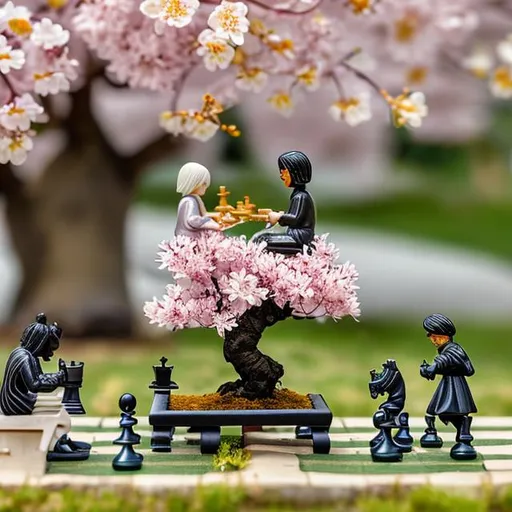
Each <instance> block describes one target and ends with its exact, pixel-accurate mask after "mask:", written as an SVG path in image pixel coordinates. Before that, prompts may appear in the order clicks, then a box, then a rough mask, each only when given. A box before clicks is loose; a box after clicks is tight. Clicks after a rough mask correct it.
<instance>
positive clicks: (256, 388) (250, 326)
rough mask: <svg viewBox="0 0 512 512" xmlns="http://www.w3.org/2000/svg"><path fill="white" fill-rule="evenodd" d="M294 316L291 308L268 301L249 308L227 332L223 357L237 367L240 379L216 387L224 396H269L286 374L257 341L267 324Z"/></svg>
mask: <svg viewBox="0 0 512 512" xmlns="http://www.w3.org/2000/svg"><path fill="white" fill-rule="evenodd" d="M289 316H291V310H290V309H289V308H288V307H285V308H284V309H282V308H280V307H278V306H277V305H276V304H275V303H274V301H272V300H267V301H265V302H263V304H262V305H261V306H260V307H253V308H251V309H250V310H248V311H246V312H245V313H244V314H243V315H242V316H241V317H240V319H239V320H238V327H235V328H234V329H232V330H231V331H226V334H225V336H224V358H225V359H226V361H227V362H228V363H231V364H232V365H233V367H234V368H235V370H236V372H237V373H238V375H240V377H241V378H240V379H238V380H237V381H234V382H226V383H225V384H223V385H222V386H220V387H219V389H218V390H217V391H218V392H219V393H220V394H221V395H224V394H226V393H230V392H233V393H235V394H236V395H237V396H242V397H244V398H249V399H257V398H268V397H271V396H272V394H273V393H274V389H275V387H276V384H277V383H278V382H279V380H280V379H281V377H282V376H283V375H284V369H283V367H282V366H281V365H280V364H279V363H278V362H276V361H274V360H273V359H272V358H271V357H269V356H267V355H265V354H262V353H261V352H260V351H259V350H258V342H259V341H260V339H261V336H262V334H263V331H264V330H265V328H266V327H269V326H271V325H274V324H275V323H276V322H278V321H279V320H284V319H285V318H287V317H289Z"/></svg>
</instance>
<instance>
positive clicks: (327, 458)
mask: <svg viewBox="0 0 512 512" xmlns="http://www.w3.org/2000/svg"><path fill="white" fill-rule="evenodd" d="M72 419H73V427H72V430H71V432H70V437H71V438H72V439H75V440H79V441H86V442H89V443H91V444H92V450H91V455H90V458H89V460H87V461H83V462H52V463H49V464H48V470H47V474H46V475H45V476H44V477H42V478H41V484H42V485H44V484H45V481H51V482H53V484H55V482H56V481H59V482H66V485H73V481H74V479H78V480H77V481H79V482H80V484H81V485H84V484H86V485H87V484H88V483H90V485H93V484H94V485H102V483H103V484H104V483H106V482H108V485H112V484H115V482H119V483H121V481H124V482H125V483H126V482H128V481H129V483H130V485H133V486H139V485H142V486H147V485H151V486H152V487H155V488H158V487H164V488H172V487H179V486H181V487H180V488H181V490H183V486H189V487H196V486H198V485H205V484H212V483H216V484H224V483H226V484H230V483H231V484H236V485H240V484H241V485H244V486H248V487H250V486H258V488H260V489H261V488H262V487H263V488H267V487H270V488H272V489H278V490H283V489H288V491H289V489H290V487H291V488H294V489H301V490H304V489H310V490H314V489H315V488H316V489H324V490H325V489H326V488H329V492H331V494H332V493H333V492H334V493H335V494H336V493H337V494H340V492H342V491H343V489H345V490H346V489H347V488H352V489H353V488H358V489H361V490H362V489H364V488H373V487H374V486H375V485H380V486H386V485H387V486H393V485H405V486H407V485H413V486H420V485H436V486H441V487H447V486H448V487H460V486H462V487H464V488H466V487H468V486H472V487H475V488H482V487H483V486H485V485H489V484H493V485H505V484H512V417H509V418H504V417H499V418H498V417H497V418H491V417H478V416H476V417H475V418H474V422H473V428H472V434H473V436H474V438H475V440H474V443H473V444H474V446H475V448H476V450H477V451H478V457H477V459H475V460H472V461H455V460H452V459H451V458H450V455H449V452H450V448H451V446H452V445H453V443H454V441H455V431H454V429H452V428H450V427H445V426H444V425H442V424H439V425H438V427H439V435H440V436H441V437H442V438H443V440H444V445H443V447H442V448H439V449H424V448H421V447H420V446H419V438H420V437H421V435H422V434H423V430H424V428H425V424H424V422H423V418H411V420H410V426H411V434H412V436H413V437H414V439H415V443H414V446H413V449H412V452H411V453H405V454H404V457H403V461H402V462H396V463H375V462H372V460H371V456H370V448H369V445H368V442H369V440H370V439H372V438H373V437H374V436H375V435H376V430H375V429H374V428H373V427H372V425H371V418H334V420H333V423H332V426H331V429H330V438H331V451H330V453H329V454H325V455H321V454H313V449H312V443H311V441H310V440H307V439H301V440H299V439H295V435H294V428H293V427H288V428H287V427H271V426H269V427H263V430H261V431H250V432H246V433H245V434H244V445H245V447H246V448H247V449H248V450H249V451H250V452H251V456H252V457H251V462H250V464H249V465H248V467H247V468H245V469H243V470H241V471H237V472H227V473H222V472H219V471H215V470H214V466H213V456H212V455H202V454H201V451H200V446H199V434H197V433H189V432H187V429H186V428H180V427H178V428H176V432H175V435H174V439H173V442H172V452H171V453H154V452H152V451H151V447H150V441H151V433H152V431H151V426H150V425H149V422H148V418H147V417H142V418H138V419H139V423H138V425H137V426H136V427H135V429H134V430H135V431H136V432H137V433H138V434H139V435H141V443H140V444H139V445H137V446H135V447H134V448H135V450H136V451H137V452H139V453H142V454H143V455H144V463H143V467H142V469H141V470H139V471H130V472H125V471H123V472H119V471H115V470H113V469H112V459H113V458H114V457H115V455H116V454H117V453H119V449H120V447H119V446H116V445H114V444H112V441H113V440H114V439H116V438H117V437H118V436H119V434H120V428H119V419H118V418H88V417H78V416H75V417H73V418H72ZM222 435H223V436H238V437H239V436H241V431H240V428H238V427H229V428H223V430H222ZM170 475H172V476H173V478H169V476H170Z"/></svg>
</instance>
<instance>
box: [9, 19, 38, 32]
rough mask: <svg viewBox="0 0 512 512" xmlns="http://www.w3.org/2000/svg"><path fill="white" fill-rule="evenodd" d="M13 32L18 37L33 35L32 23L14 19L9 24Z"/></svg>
mask: <svg viewBox="0 0 512 512" xmlns="http://www.w3.org/2000/svg"><path fill="white" fill-rule="evenodd" d="M7 24H8V25H9V29H10V30H11V32H14V33H15V34H16V35H18V36H26V35H29V34H31V33H32V25H31V24H30V21H28V20H24V19H23V18H13V19H12V20H9V22H8V23H7Z"/></svg>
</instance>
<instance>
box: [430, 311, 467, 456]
mask: <svg viewBox="0 0 512 512" xmlns="http://www.w3.org/2000/svg"><path fill="white" fill-rule="evenodd" d="M423 328H424V329H425V330H426V331H427V337H428V338H430V341H431V342H432V343H433V344H434V345H435V346H436V347H437V351H438V353H439V355H438V356H437V357H436V358H435V359H434V362H433V363H432V364H431V365H429V364H428V363H427V362H426V361H423V363H422V364H421V366H420V375H421V376H422V377H424V378H425V379H427V380H434V379H435V376H436V375H441V376H442V379H441V382H440V383H439V386H438V387H437V390H436V392H435V393H434V396H433V397H432V400H431V402H430V404H429V406H428V408H427V414H426V416H425V421H426V423H427V429H426V430H425V434H424V435H423V437H422V438H421V440H420V443H421V446H422V447H424V448H440V447H441V446H442V445H443V440H442V439H441V438H440V437H439V436H438V435H437V430H436V428H435V416H439V419H440V420H441V421H442V422H443V423H444V424H445V425H447V424H448V423H451V424H452V425H453V426H454V427H455V428H456V429H457V436H456V438H455V441H456V444H455V445H454V446H453V447H452V449H451V451H450V456H451V457H452V458H453V459H456V460H471V459H475V458H476V456H477V453H476V451H475V449H474V448H473V447H472V446H471V441H473V436H472V435H471V433H470V427H471V422H472V421H473V418H472V417H471V416H469V414H471V413H475V412H477V408H476V405H475V402H474V401H473V397H472V395H471V391H470V389H469V386H468V384H467V382H466V377H471V376H472V375H473V374H474V373H475V370H474V368H473V365H472V364H471V361H470V359H469V357H468V355H467V354H466V352H465V351H464V349H463V348H462V347H461V346H460V345H458V344H457V343H455V342H454V341H453V337H454V336H455V332H456V329H455V325H454V324H453V322H452V321H451V320H450V319H449V318H447V317H446V316H444V315H441V314H434V315H430V316H428V317H427V318H425V320H424V321H423Z"/></svg>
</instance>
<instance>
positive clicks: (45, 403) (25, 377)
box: [0, 313, 91, 461]
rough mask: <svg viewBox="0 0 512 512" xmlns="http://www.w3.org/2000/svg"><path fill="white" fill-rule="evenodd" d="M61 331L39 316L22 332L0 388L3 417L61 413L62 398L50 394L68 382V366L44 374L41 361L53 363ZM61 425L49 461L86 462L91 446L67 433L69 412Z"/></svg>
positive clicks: (49, 453) (6, 367)
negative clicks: (51, 361) (73, 439)
mask: <svg viewBox="0 0 512 512" xmlns="http://www.w3.org/2000/svg"><path fill="white" fill-rule="evenodd" d="M61 336H62V329H61V328H60V327H59V326H58V325H57V324H56V323H53V324H52V325H47V323H46V316H45V315H44V314H42V313H41V314H39V315H37V317H36V321H35V322H34V323H32V324H30V325H29V326H28V327H26V329H25V330H24V331H23V334H22V335H21V339H20V346H19V347H18V348H15V349H14V350H13V351H12V352H11V354H10V356H9V358H8V359H7V363H6V366H5V373H4V378H3V381H2V386H1V388H0V414H3V415H5V416H23V415H37V414H49V413H55V412H60V411H61V410H62V409H63V405H62V399H61V398H60V397H59V396H57V395H55V394H51V393H52V392H54V391H55V390H56V389H57V388H58V387H64V386H65V384H66V382H67V378H68V376H67V369H66V363H65V362H64V361H63V360H62V359H59V370H58V371H57V372H55V373H44V372H43V369H42V367H41V363H40V361H39V358H41V359H43V361H50V360H51V358H52V356H53V354H54V352H55V351H56V350H57V349H58V348H59V346H60V339H61ZM64 417H65V418H66V421H64V422H63V424H62V425H59V427H58V428H57V430H56V432H55V439H54V441H53V443H52V446H50V451H49V452H48V456H47V460H49V461H60V460H85V459H87V458H88V456H89V451H90V449H91V445H90V444H88V443H82V442H78V441H72V440H71V439H70V438H69V437H68V436H67V433H68V432H69V430H70V428H71V421H70V419H69V415H68V413H67V412H66V411H65V410H64Z"/></svg>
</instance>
